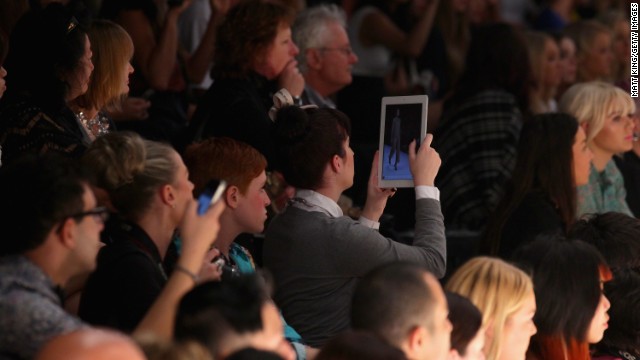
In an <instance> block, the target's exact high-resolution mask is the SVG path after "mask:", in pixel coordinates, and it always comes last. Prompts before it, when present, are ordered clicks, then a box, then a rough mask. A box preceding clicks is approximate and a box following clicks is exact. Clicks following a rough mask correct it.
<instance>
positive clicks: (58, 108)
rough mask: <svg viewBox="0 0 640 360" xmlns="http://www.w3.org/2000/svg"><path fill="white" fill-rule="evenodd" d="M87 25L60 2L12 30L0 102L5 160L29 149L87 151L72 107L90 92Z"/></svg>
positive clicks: (0, 138)
mask: <svg viewBox="0 0 640 360" xmlns="http://www.w3.org/2000/svg"><path fill="white" fill-rule="evenodd" d="M80 20H82V19H80ZM85 25H86V24H83V23H81V22H79V21H78V19H77V18H76V17H74V16H73V14H72V13H71V12H69V11H68V10H67V9H66V8H65V7H64V6H62V5H61V4H57V3H56V4H51V5H49V6H48V7H46V8H45V9H44V10H32V11H30V12H28V13H27V14H25V15H24V16H23V17H22V18H21V19H20V20H19V21H18V23H17V24H16V26H15V28H14V29H13V32H12V33H11V38H10V44H11V46H10V47H9V53H8V55H7V59H6V61H5V63H4V67H5V68H6V70H7V72H8V74H7V76H6V81H7V83H8V84H10V86H9V88H8V91H7V92H6V93H5V95H4V96H3V98H2V100H1V101H0V118H1V119H2V122H1V123H0V145H1V146H2V162H3V163H4V164H6V163H8V162H9V161H12V160H13V159H15V158H17V157H18V156H19V155H21V154H22V153H25V152H34V153H44V152H49V151H55V152H61V153H65V154H68V155H70V156H73V157H79V156H80V155H81V154H82V153H83V152H84V150H85V149H86V146H87V145H88V143H89V142H88V139H87V138H86V137H85V136H83V132H82V127H81V125H80V123H79V122H78V120H77V119H76V117H75V115H74V114H73V111H71V109H70V108H69V106H68V103H69V102H70V101H71V100H73V99H75V98H76V97H78V96H80V95H81V94H83V93H84V92H85V91H87V87H88V84H89V76H90V75H91V72H92V70H93V64H92V63H91V47H90V43H89V38H88V37H87V34H86V32H85ZM45 54H46V55H45Z"/></svg>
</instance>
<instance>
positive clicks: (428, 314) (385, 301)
mask: <svg viewBox="0 0 640 360" xmlns="http://www.w3.org/2000/svg"><path fill="white" fill-rule="evenodd" d="M428 273H429V272H428V271H427V270H426V268H424V267H422V266H420V265H418V264H413V263H406V262H396V263H390V264H386V265H383V266H380V267H378V268H376V269H374V270H372V271H370V272H369V273H368V274H366V275H365V276H364V277H363V278H362V279H361V280H360V281H359V282H358V284H357V285H356V288H355V291H354V294H353V299H352V303H351V326H352V327H353V329H355V330H364V331H371V332H373V333H374V334H376V335H378V336H380V337H382V338H383V339H385V340H386V341H387V342H389V343H390V344H392V345H399V344H401V343H402V342H403V341H404V339H405V337H406V336H407V334H408V333H409V331H410V330H412V329H413V328H414V327H415V326H417V325H420V326H424V327H427V329H428V330H429V331H433V325H434V324H433V312H434V307H435V302H436V300H435V296H434V294H433V290H432V289H431V288H430V287H429V285H428V284H427V283H426V280H425V275H426V274H428Z"/></svg>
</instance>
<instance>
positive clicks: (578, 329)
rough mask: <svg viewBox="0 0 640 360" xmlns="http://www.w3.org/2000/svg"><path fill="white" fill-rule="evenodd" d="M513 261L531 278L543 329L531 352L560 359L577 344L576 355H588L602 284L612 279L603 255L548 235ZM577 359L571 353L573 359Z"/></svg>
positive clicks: (519, 252) (524, 248)
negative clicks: (578, 353)
mask: <svg viewBox="0 0 640 360" xmlns="http://www.w3.org/2000/svg"><path fill="white" fill-rule="evenodd" d="M513 260H514V262H515V263H516V265H517V266H520V267H521V268H523V269H525V270H529V271H530V272H531V273H532V279H533V285H534V291H535V294H536V305H537V310H536V314H535V317H534V322H535V324H536V326H537V327H538V334H537V335H536V336H535V337H533V338H532V349H538V351H540V354H538V355H540V358H543V359H547V358H549V359H555V358H560V357H558V355H557V352H558V351H560V354H562V352H561V351H562V346H561V345H562V344H564V346H566V347H569V345H570V344H575V343H577V344H578V346H577V347H575V348H576V351H581V352H585V351H586V352H587V353H588V349H589V345H588V343H587V340H586V336H587V332H588V330H589V326H590V324H591V321H592V319H593V316H594V314H595V312H596V309H597V307H598V304H599V303H600V297H601V295H602V292H601V289H600V282H601V281H603V280H605V281H606V280H609V279H610V278H611V273H610V271H609V268H608V267H607V265H606V262H605V260H604V258H603V257H602V255H600V253H599V252H598V250H597V249H596V248H595V247H593V246H592V245H591V244H588V243H586V242H583V241H578V240H567V239H565V238H564V237H561V236H555V237H551V236H549V237H541V238H538V239H537V240H535V241H533V242H531V243H528V244H525V245H524V246H522V247H521V248H519V249H518V250H516V251H515V252H514V256H513ZM554 354H555V355H554ZM575 355H576V354H572V353H571V352H570V353H569V357H568V358H569V359H574V358H576V359H577V358H578V357H574V356H575Z"/></svg>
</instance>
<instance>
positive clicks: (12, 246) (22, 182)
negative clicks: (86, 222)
mask: <svg viewBox="0 0 640 360" xmlns="http://www.w3.org/2000/svg"><path fill="white" fill-rule="evenodd" d="M86 184H87V182H86V177H85V176H84V175H83V174H82V172H81V171H80V169H79V167H78V165H77V163H76V162H75V161H73V160H71V159H68V158H65V157H63V156H62V155H59V154H57V153H46V154H44V155H32V154H27V155H25V156H22V157H21V158H19V159H16V161H13V162H11V163H10V164H7V165H4V166H2V167H1V168H0V198H1V199H2V201H1V202H0V226H2V229H4V231H6V232H7V234H14V235H15V236H13V237H11V236H9V237H5V239H4V240H3V241H1V242H0V256H2V255H9V254H23V253H25V252H26V251H29V250H33V249H35V248H37V247H38V246H40V245H41V244H42V243H43V242H44V241H45V239H46V237H47V235H48V234H49V232H50V231H51V230H52V229H53V228H54V227H56V226H57V225H58V224H59V223H60V222H61V221H63V220H64V219H66V218H68V217H69V216H71V215H73V214H77V213H80V212H82V211H83V210H84V206H85V204H84V199H83V196H84V193H85V191H87V189H88V188H87V187H86Z"/></svg>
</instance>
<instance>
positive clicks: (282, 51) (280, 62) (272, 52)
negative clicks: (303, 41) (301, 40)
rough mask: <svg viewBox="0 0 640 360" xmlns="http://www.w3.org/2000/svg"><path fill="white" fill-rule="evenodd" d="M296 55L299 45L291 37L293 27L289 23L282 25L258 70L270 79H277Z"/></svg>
mask: <svg viewBox="0 0 640 360" xmlns="http://www.w3.org/2000/svg"><path fill="white" fill-rule="evenodd" d="M296 55H298V47H297V46H296V44H294V43H293V40H292V39H291V28H290V27H289V26H288V25H281V26H280V27H279V28H278V31H277V33H276V37H275V38H274V39H273V42H272V43H271V45H270V46H269V48H268V49H267V52H266V54H265V56H264V59H263V61H262V63H261V64H259V65H258V67H259V69H257V71H258V72H259V73H260V74H262V75H263V76H265V77H266V78H267V79H269V80H271V79H275V78H276V77H278V76H280V74H282V72H283V71H284V68H285V67H286V66H287V64H289V62H291V61H293V60H294V58H295V56H296Z"/></svg>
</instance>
